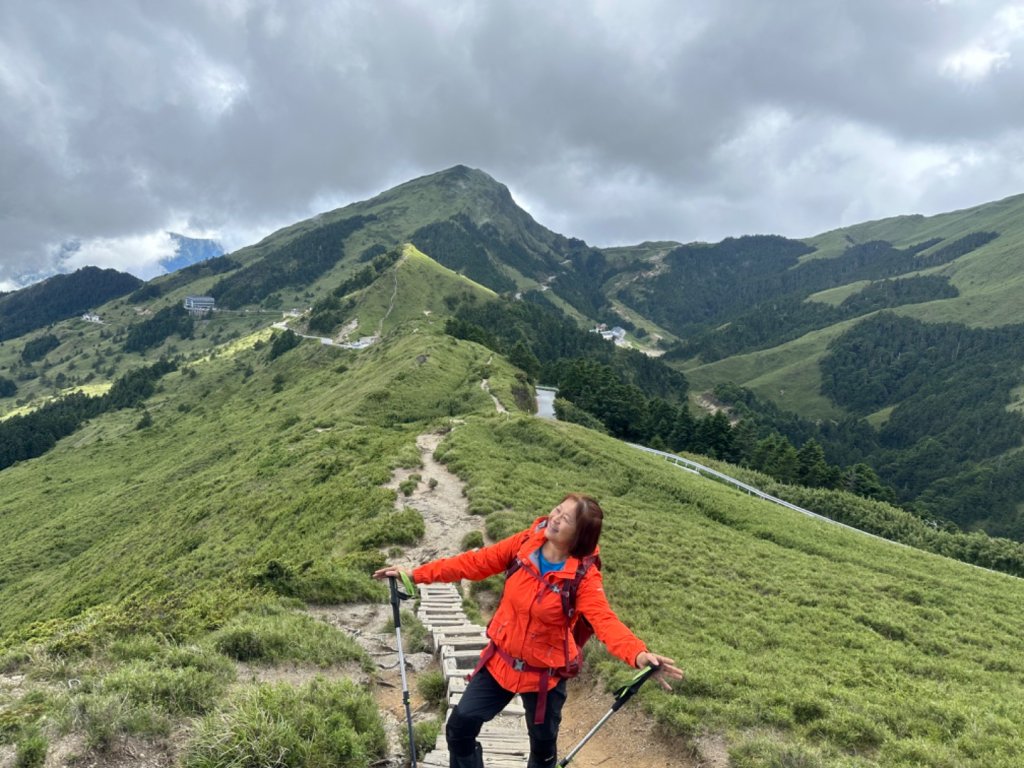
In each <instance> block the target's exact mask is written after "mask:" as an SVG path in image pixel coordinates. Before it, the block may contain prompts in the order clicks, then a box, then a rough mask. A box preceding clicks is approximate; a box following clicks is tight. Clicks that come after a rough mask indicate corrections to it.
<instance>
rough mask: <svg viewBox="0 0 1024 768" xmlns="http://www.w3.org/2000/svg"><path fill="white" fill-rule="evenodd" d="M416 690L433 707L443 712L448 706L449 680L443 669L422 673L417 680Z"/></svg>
mask: <svg viewBox="0 0 1024 768" xmlns="http://www.w3.org/2000/svg"><path fill="white" fill-rule="evenodd" d="M416 690H417V691H419V694H420V696H422V697H423V698H424V699H425V700H426V702H427V704H428V705H429V706H430V707H432V708H433V709H435V710H438V711H440V712H443V711H444V710H445V708H446V707H447V706H448V680H447V678H445V676H444V673H443V672H442V671H441V670H439V669H432V670H428V671H426V672H423V673H421V674H420V676H419V678H418V679H417V680H416Z"/></svg>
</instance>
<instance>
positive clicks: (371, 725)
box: [183, 678, 387, 768]
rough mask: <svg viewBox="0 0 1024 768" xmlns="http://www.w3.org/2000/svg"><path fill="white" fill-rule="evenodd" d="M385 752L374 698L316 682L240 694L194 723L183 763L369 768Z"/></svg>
mask: <svg viewBox="0 0 1024 768" xmlns="http://www.w3.org/2000/svg"><path fill="white" fill-rule="evenodd" d="M386 748H387V744H386V739H385V735H384V726H383V724H382V722H381V719H380V715H379V713H378V711H377V707H376V705H375V704H374V702H373V699H372V698H370V696H369V695H367V694H366V693H365V692H363V691H362V690H360V689H359V688H357V687H356V686H355V684H353V683H351V682H349V681H347V680H343V681H326V680H323V679H319V678H318V679H316V680H314V681H313V682H311V683H309V684H307V685H305V686H302V687H300V688H294V687H292V686H290V685H284V684H281V685H258V686H254V687H252V688H247V689H244V690H243V691H241V692H240V693H239V694H237V695H236V696H235V698H234V699H233V700H232V701H231V702H229V704H228V705H227V706H226V707H225V708H224V709H223V710H222V711H219V712H216V713H213V714H211V715H208V716H207V717H206V718H205V719H204V720H203V721H202V722H201V723H200V724H199V727H198V729H197V732H196V736H195V739H194V740H193V742H192V744H191V745H190V746H189V748H188V750H187V752H186V754H185V757H184V760H183V764H184V766H185V767H186V768H221V766H225V765H237V766H245V765H252V766H256V765H273V766H281V767H282V768H305V766H310V767H311V768H312V767H313V766H316V767H317V768H319V767H320V766H338V768H368V766H370V765H372V764H373V763H375V762H376V761H377V760H379V759H380V758H382V757H383V756H384V754H385V751H386Z"/></svg>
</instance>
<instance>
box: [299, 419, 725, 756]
mask: <svg viewBox="0 0 1024 768" xmlns="http://www.w3.org/2000/svg"><path fill="white" fill-rule="evenodd" d="M443 439H444V436H443V435H440V434H426V435H420V436H419V438H418V439H417V441H416V444H417V446H418V447H419V449H420V455H421V458H422V463H423V467H422V469H418V470H404V469H400V470H397V471H396V472H395V475H394V477H393V478H392V480H391V482H390V483H388V487H390V488H394V489H396V490H397V489H398V487H399V484H400V483H401V482H402V481H404V480H406V479H407V478H408V477H409V476H410V475H412V474H419V475H420V476H421V477H422V480H421V482H420V483H419V484H418V486H417V487H416V489H415V490H414V491H413V493H412V494H411V495H410V496H408V497H405V496H403V495H402V494H401V492H399V496H398V500H397V501H396V507H398V508H402V507H406V506H408V507H412V508H413V509H416V510H417V511H419V512H420V513H421V514H422V515H423V520H424V523H425V528H426V533H425V535H424V537H423V541H422V543H421V544H419V545H418V546H415V547H411V548H408V549H406V550H405V552H404V553H403V554H402V555H401V556H400V557H398V558H393V559H392V561H391V562H393V563H394V564H396V565H399V566H402V567H412V566H415V565H419V564H420V563H424V562H427V561H428V560H432V559H436V558H438V557H446V556H450V555H454V554H457V553H458V552H459V551H460V543H461V541H462V538H463V537H464V536H465V535H466V534H467V533H469V532H471V531H482V530H483V521H482V520H481V519H480V518H479V517H475V516H473V515H470V514H469V513H468V511H467V503H466V498H465V497H464V496H463V486H462V482H461V481H460V480H459V478H458V477H456V476H455V475H453V474H452V473H450V472H449V471H448V470H447V468H445V467H444V466H443V465H442V464H440V463H438V462H437V461H436V460H435V459H434V450H435V449H436V448H437V446H438V444H439V443H440V442H441V440H443ZM431 478H433V479H434V480H436V481H437V482H436V485H435V487H434V488H433V489H431V488H430V487H429V481H430V479H431ZM314 613H315V615H317V616H319V617H320V618H321V619H324V620H325V621H328V622H330V623H331V624H334V625H335V626H337V627H339V628H341V629H344V630H345V631H347V632H349V633H351V634H353V635H354V636H355V637H356V638H357V639H358V640H359V641H360V643H362V644H363V647H365V648H366V649H367V650H368V651H369V652H370V653H371V655H372V656H373V657H374V658H375V660H376V661H377V663H378V666H379V667H380V669H381V678H382V680H383V685H382V686H378V689H377V694H376V695H377V701H378V704H379V706H380V707H381V710H382V712H384V713H385V719H386V721H387V723H388V725H389V731H390V732H391V733H390V736H389V739H390V742H391V746H392V754H396V753H398V752H400V751H401V744H402V743H403V739H404V738H405V732H404V727H405V724H404V721H405V711H404V708H403V704H402V694H401V682H400V677H399V674H398V670H397V655H396V649H395V643H394V641H395V638H394V634H393V633H392V634H380V629H381V628H382V627H383V626H385V624H386V623H387V621H388V620H389V618H390V606H387V605H373V606H366V605H364V606H341V607H330V608H320V609H316V610H315V611H314ZM595 642H596V641H595ZM406 659H407V661H408V662H409V664H410V667H411V674H410V676H409V687H410V690H411V692H412V695H411V699H412V707H413V710H414V715H413V717H414V720H419V719H424V718H429V717H433V716H434V715H433V713H431V712H429V711H428V710H427V708H426V705H425V704H424V703H423V702H422V699H421V698H420V697H419V695H418V693H417V691H416V679H417V676H418V673H419V672H421V671H422V670H423V669H425V668H427V667H429V666H431V665H434V664H436V662H434V661H433V659H432V657H430V656H429V655H427V654H413V655H408V654H407V656H406ZM435 668H436V667H435ZM569 685H570V687H569V700H568V703H567V704H566V706H565V710H564V711H563V717H562V730H561V738H560V739H559V743H560V746H561V749H562V751H563V753H565V752H567V751H568V750H569V749H571V748H572V747H573V746H574V745H575V744H576V743H577V742H578V741H579V740H580V739H581V738H583V736H584V735H585V734H586V733H587V732H588V731H589V730H590V729H591V728H592V727H593V726H594V725H595V724H596V723H597V721H598V720H600V719H601V717H602V716H603V715H604V714H605V713H606V712H607V711H608V708H609V707H610V706H611V703H612V696H611V694H610V693H606V692H605V691H604V690H603V688H602V687H601V685H600V683H599V682H598V681H597V680H596V679H595V678H594V677H593V676H592V675H590V674H588V673H587V672H586V671H585V672H584V674H583V675H582V676H581V677H580V678H578V679H576V680H572V681H570V684H569ZM623 764H628V765H630V766H631V768H726V767H727V766H728V758H727V756H726V754H725V750H724V749H723V748H722V747H721V745H720V744H717V743H715V742H713V741H705V742H702V743H701V744H699V745H698V747H696V748H695V747H693V746H690V745H685V744H683V743H682V742H681V741H679V740H677V739H669V738H666V737H665V736H664V735H663V734H662V733H661V732H660V731H659V729H658V727H657V725H656V724H655V722H654V720H653V718H651V717H650V716H649V715H647V714H645V713H644V712H643V711H642V710H641V708H640V707H639V706H635V707H633V708H630V707H629V706H627V707H624V708H623V709H622V710H620V711H619V712H618V713H616V714H615V715H614V716H613V717H612V718H611V719H610V720H609V721H608V722H607V723H606V724H605V726H604V727H603V728H602V729H601V730H600V731H599V732H598V733H597V735H596V736H594V737H593V738H592V739H591V740H590V741H589V742H588V743H587V745H586V746H585V747H584V748H583V750H581V751H580V753H579V754H578V755H577V756H576V757H575V758H574V759H573V766H575V768H598V767H599V766H600V767H601V768H610V767H611V766H616V765H623ZM395 765H397V763H395Z"/></svg>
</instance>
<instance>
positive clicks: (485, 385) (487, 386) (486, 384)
mask: <svg viewBox="0 0 1024 768" xmlns="http://www.w3.org/2000/svg"><path fill="white" fill-rule="evenodd" d="M480 389H482V390H483V391H484V392H486V393H487V394H488V395H490V396H491V400H493V401H494V408H495V410H497V411H498V413H508V409H507V408H506V407H505V406H504V405H502V404H501V401H500V400H499V399H498V398H497V397H495V396H494V395H493V394H492V393H491V382H490V379H483V380H481V382H480Z"/></svg>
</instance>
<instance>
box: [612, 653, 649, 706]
mask: <svg viewBox="0 0 1024 768" xmlns="http://www.w3.org/2000/svg"><path fill="white" fill-rule="evenodd" d="M658 669H659V667H655V666H654V665H653V664H652V665H649V666H648V667H647V668H645V669H642V670H640V671H639V672H637V673H636V675H635V676H634V677H633V679H632V680H630V681H629V682H628V683H626V684H625V685H624V686H622V687H621V688H619V690H617V691H616V692H615V701H614V702H613V703H612V712H617V711H618V709H619V707H621V706H622V705H623V704H625V703H626V702H627V701H629V700H630V699H631V698H633V696H635V695H636V692H637V691H639V690H640V686H641V685H643V684H644V683H645V682H647V678H649V677H650V676H651V675H653V674H654V673H655V672H657V671H658Z"/></svg>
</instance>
